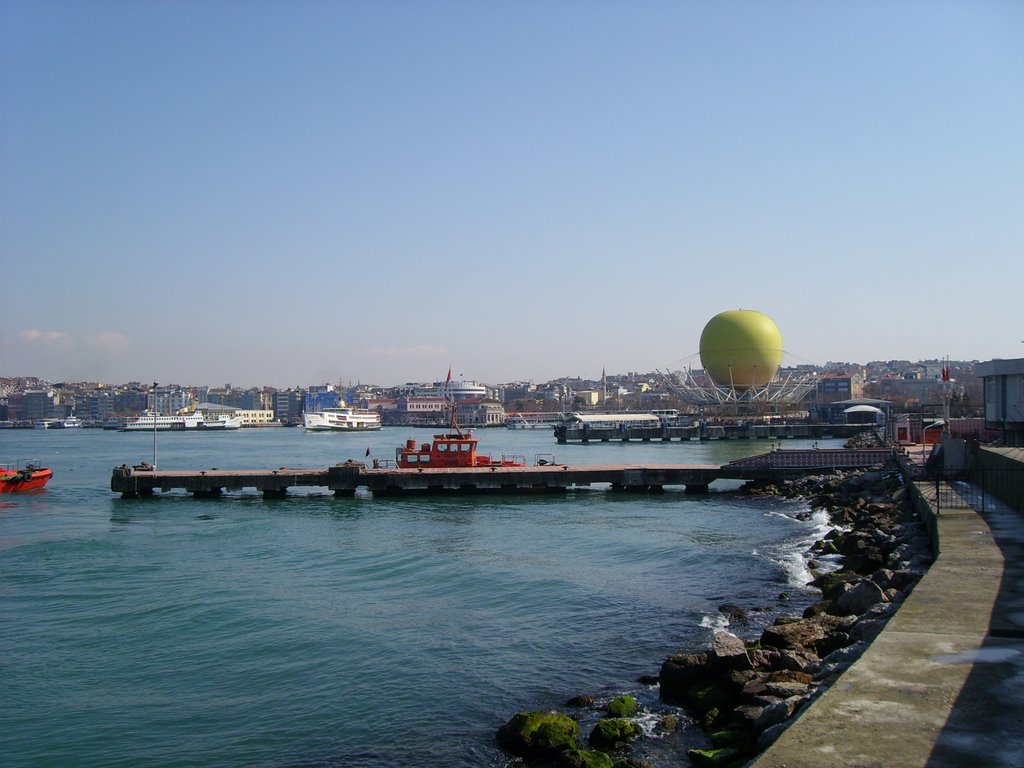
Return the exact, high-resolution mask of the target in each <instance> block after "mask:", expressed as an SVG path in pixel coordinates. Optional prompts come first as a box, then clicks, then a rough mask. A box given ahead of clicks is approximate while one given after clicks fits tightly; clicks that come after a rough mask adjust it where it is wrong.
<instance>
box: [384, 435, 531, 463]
mask: <svg viewBox="0 0 1024 768" xmlns="http://www.w3.org/2000/svg"><path fill="white" fill-rule="evenodd" d="M479 442H480V441H479V440H477V439H476V438H475V437H473V436H472V435H469V434H465V433H463V432H462V431H461V430H459V429H458V427H457V426H456V432H454V433H448V434H444V435H434V439H433V440H432V441H431V442H429V443H423V444H422V445H420V446H419V447H417V446H416V440H414V439H412V438H410V439H409V440H407V441H406V442H405V445H404V446H399V447H398V448H396V449H395V462H396V463H397V464H398V466H399V467H400V468H402V469H453V468H457V467H525V466H526V459H525V458H524V457H522V456H506V455H502V457H501V458H500V459H492V458H491V457H490V456H486V455H480V454H478V453H477V452H476V447H477V443H479Z"/></svg>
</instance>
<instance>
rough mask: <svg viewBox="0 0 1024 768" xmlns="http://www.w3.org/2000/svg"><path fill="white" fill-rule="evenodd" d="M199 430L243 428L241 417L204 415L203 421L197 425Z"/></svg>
mask: <svg viewBox="0 0 1024 768" xmlns="http://www.w3.org/2000/svg"><path fill="white" fill-rule="evenodd" d="M197 426H198V428H199V429H220V430H224V429H239V428H240V427H241V426H242V417H241V416H212V415H209V414H206V415H204V418H203V420H202V421H200V422H199V424H198V425H197Z"/></svg>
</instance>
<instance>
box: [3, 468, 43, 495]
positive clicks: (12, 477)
mask: <svg viewBox="0 0 1024 768" xmlns="http://www.w3.org/2000/svg"><path fill="white" fill-rule="evenodd" d="M51 477H53V470H52V469H48V468H46V467H40V466H39V465H37V464H26V465H25V466H24V467H21V468H15V467H12V466H10V465H7V464H4V465H2V466H0V493H20V492H21V491H35V490H38V489H39V488H42V487H43V486H45V485H46V484H47V483H48V482H50V478H51Z"/></svg>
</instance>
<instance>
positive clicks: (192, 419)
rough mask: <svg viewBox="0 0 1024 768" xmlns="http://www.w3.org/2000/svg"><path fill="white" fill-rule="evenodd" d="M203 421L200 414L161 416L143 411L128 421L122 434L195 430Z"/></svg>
mask: <svg viewBox="0 0 1024 768" xmlns="http://www.w3.org/2000/svg"><path fill="white" fill-rule="evenodd" d="M203 421H204V419H203V414H201V413H185V414H162V413H153V412H152V411H145V412H143V414H142V415H141V416H139V417H138V418H136V419H129V420H128V421H127V422H125V425H124V426H123V427H121V431H122V432H153V431H157V432H166V431H169V430H179V429H197V428H198V427H199V425H200V424H201V423H202V422H203Z"/></svg>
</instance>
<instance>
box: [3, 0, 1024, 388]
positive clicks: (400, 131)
mask: <svg viewBox="0 0 1024 768" xmlns="http://www.w3.org/2000/svg"><path fill="white" fill-rule="evenodd" d="M0 14H2V15H0V57H2V58H0V97H2V101H0V249H2V253H0V255H2V262H3V271H2V275H3V277H2V279H3V283H4V285H3V298H2V304H0V307H2V308H0V338H2V342H0V344H2V346H0V375H9V376H14V375H36V376H41V377H44V378H49V379H52V380H97V379H98V380H101V381H109V382H120V381H126V380H132V379H136V380H141V381H152V380H157V381H174V382H178V383H186V384H188V383H191V384H224V383H227V382H231V383H233V384H235V385H239V386H249V385H256V384H271V385H277V386H292V385H306V384H313V383H319V382H325V381H331V382H337V381H345V382H348V381H362V382H373V383H379V384H385V385H387V384H397V383H401V382H404V381H410V380H432V379H434V380H436V379H439V378H443V377H444V375H445V374H446V372H447V370H448V367H449V365H451V366H452V370H453V372H454V374H455V375H458V374H463V375H464V376H465V377H466V378H474V379H477V380H481V381H486V382H491V383H495V382H501V381H507V380H512V379H520V378H522V379H533V380H535V381H544V380H547V379H550V378H554V377H558V376H563V375H582V376H589V377H597V376H600V373H601V370H602V368H607V370H608V372H609V373H611V372H625V371H627V370H639V371H649V370H653V369H655V368H662V369H663V368H666V367H679V365H680V364H682V363H683V362H685V361H687V360H688V359H689V358H691V356H693V355H695V353H696V352H697V349H698V341H699V338H700V333H701V330H702V329H703V327H704V324H705V323H706V322H707V321H708V320H709V319H710V318H711V317H712V316H713V315H715V314H716V313H718V312H720V311H723V310H726V309H738V308H744V309H758V310H760V311H762V312H765V313H767V314H768V315H770V316H771V317H772V318H774V319H775V321H776V323H777V324H778V325H779V327H780V329H781V330H782V334H783V339H784V345H785V349H786V352H787V358H786V359H787V361H789V362H814V363H824V362H826V361H827V360H848V361H855V362H868V361H870V360H878V359H890V358H907V359H914V360H916V359H921V358H932V357H944V356H947V355H948V356H950V357H951V358H954V359H957V358H964V359H988V358H992V357H1020V356H1021V355H1024V345H1022V344H1021V340H1022V339H1024V322H1022V314H1024V312H1022V306H1024V3H1021V2H984V1H981V2H979V1H968V0H964V1H963V2H898V1H897V2H889V1H885V2H882V1H877V2H871V1H868V2H850V3H839V2H770V3H765V2H723V3H717V2H715V3H712V2H645V3H626V2H617V3H613V2H582V1H580V2H571V1H569V0H565V1H562V2H541V1H539V0H538V1H536V2H530V1H527V2H504V3H502V2H475V1H471V0H464V1H460V0H448V1H446V2H370V1H367V2H341V1H339V2H328V1H326V0H323V1H317V2H302V1H301V0H300V1H299V2H283V1H282V2H256V1H251V0H250V1H245V2H243V1H242V0H238V1H237V2H232V1H229V0H220V1H219V2H218V1H216V0H214V1H212V2H211V1H209V0H204V1H202V2H191V1H189V0H178V1H176V2H127V1H120V2H119V1H116V0H112V1H107V2H88V1H86V2H82V1H81V0H75V1H74V2H52V1H47V0H5V2H3V3H2V4H0Z"/></svg>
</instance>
